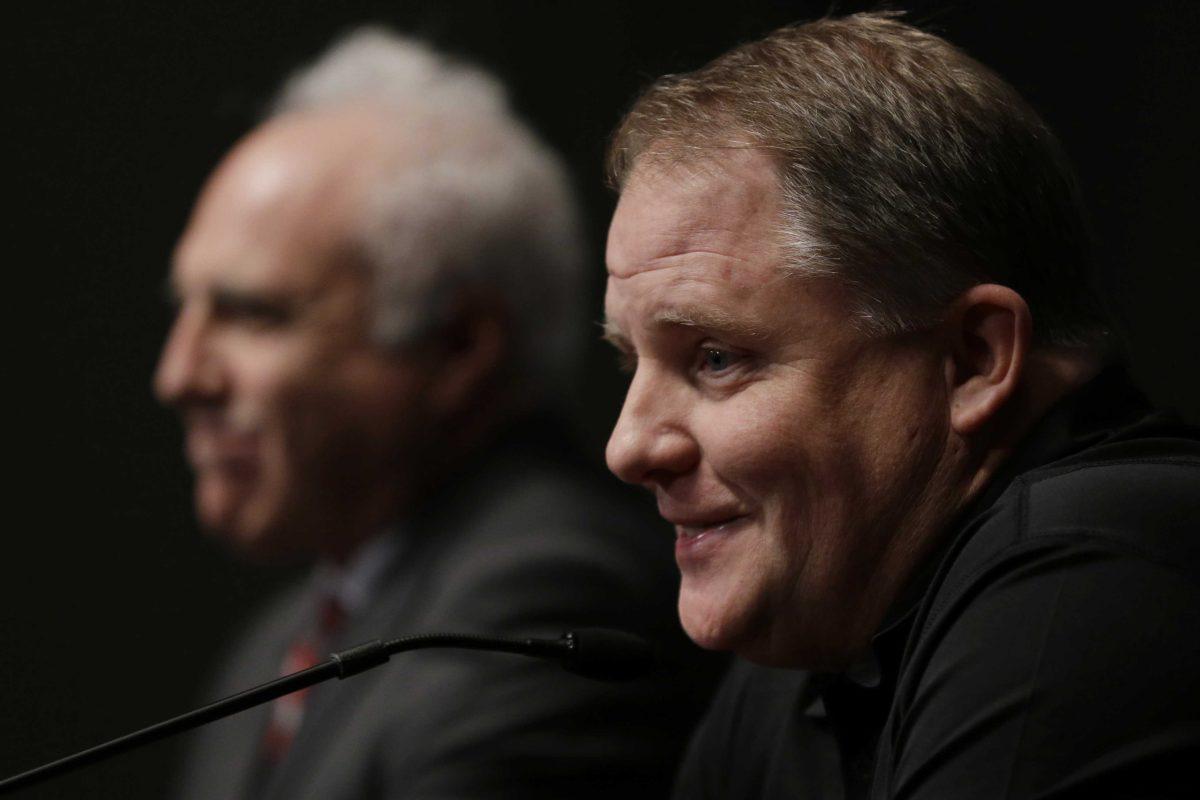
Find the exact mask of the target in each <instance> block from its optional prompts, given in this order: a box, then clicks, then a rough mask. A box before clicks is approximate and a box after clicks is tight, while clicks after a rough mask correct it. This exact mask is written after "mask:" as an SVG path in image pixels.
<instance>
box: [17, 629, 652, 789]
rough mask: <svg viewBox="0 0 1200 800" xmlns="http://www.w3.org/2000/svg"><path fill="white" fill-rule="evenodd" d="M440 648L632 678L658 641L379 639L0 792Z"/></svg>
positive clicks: (596, 634)
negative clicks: (399, 655) (417, 652)
mask: <svg viewBox="0 0 1200 800" xmlns="http://www.w3.org/2000/svg"><path fill="white" fill-rule="evenodd" d="M435 647H438V648H456V649H464V650H488V651H492V652H499V653H513V654H515V655H522V656H529V657H531V658H541V659H547V660H551V661H558V662H559V663H560V664H561V665H562V667H563V669H565V670H567V671H568V672H573V673H575V674H576V675H581V676H583V677H586V678H592V679H594V680H602V681H627V680H632V679H634V678H638V677H641V676H642V675H645V674H647V673H649V672H650V671H651V670H652V669H653V668H654V667H655V665H656V660H657V659H656V657H655V653H654V648H653V647H652V646H651V645H650V643H649V642H647V641H646V640H645V639H642V638H641V637H639V636H635V635H634V634H632V633H626V632H625V631H616V630H609V629H607V628H579V629H577V630H574V631H567V632H566V633H564V634H563V635H562V636H560V637H559V638H557V639H532V638H530V639H506V638H497V637H490V636H475V635H472V634H462V633H429V634H421V635H417V636H406V637H402V638H399V639H391V640H388V641H382V640H379V639H373V640H371V641H369V642H363V643H362V644H358V645H355V646H354V647H349V648H347V649H345V650H340V651H338V652H336V653H330V655H329V658H328V659H327V660H325V661H324V662H322V663H320V664H317V665H316V666H313V667H309V668H308V669H305V670H301V671H299V672H293V673H292V674H290V675H285V676H283V677H282V678H278V679H277V680H273V681H270V682H268V683H264V684H261V685H259V686H255V687H254V688H252V689H247V690H246V691H244V692H240V693H238V694H235V695H230V696H229V697H226V698H223V699H221V700H218V701H216V702H215V703H210V704H209V705H206V706H203V707H201V708H198V709H196V710H194V711H189V712H188V713H186V714H181V715H180V716H178V717H173V718H171V719H168V720H164V721H163V722H159V723H157V724H155V725H151V726H149V727H147V728H142V729H141V730H139V731H134V732H133V733H129V734H126V735H124V736H121V737H118V738H116V739H112V740H110V741H107V742H104V743H103V744H99V745H96V746H95V747H91V748H88V749H87V750H82V751H80V752H78V753H75V754H73V755H70V756H67V757H65V758H60V759H58V760H57V761H52V762H50V763H49V764H43V765H42V766H40V767H35V768H34V769H31V770H28V771H27V772H22V773H20V774H18V775H13V776H12V777H9V778H5V779H4V780H2V781H0V794H7V793H9V792H12V791H16V790H17V789H23V788H25V787H26V786H31V785H33V784H35V783H40V782H42V781H44V780H48V779H49V778H52V777H54V776H56V775H61V774H63V773H65V772H70V771H72V770H75V769H78V768H80V767H83V766H85V765H87V764H94V763H95V762H97V761H102V760H104V759H106V758H110V757H112V756H115V755H117V754H118V753H124V752H126V751H128V750H132V749H134V748H137V747H141V746H142V745H145V744H149V743H150V742H155V741H158V740H159V739H163V738H166V737H167V736H173V735H174V734H177V733H183V732H184V731H189V730H191V729H193V728H198V727H200V726H201V725H206V724H208V723H209V722H213V721H215V720H218V719H223V718H225V717H228V716H231V715H233V714H236V713H237V712H239V711H245V710H246V709H248V708H253V707H254V706H257V705H260V704H262V703H266V702H269V701H271V700H274V699H276V698H278V697H282V696H283V695H285V694H291V693H292V692H295V691H299V690H300V689H304V688H306V687H308V686H312V685H313V684H316V683H321V682H322V681H327V680H329V679H330V678H338V679H339V680H342V679H345V678H349V677H350V676H351V675H357V674H358V673H360V672H363V671H365V670H368V669H371V668H372V667H377V666H379V665H380V664H384V663H386V662H387V661H388V659H389V658H391V656H393V655H394V654H396V653H403V652H407V651H409V650H422V649H426V648H435Z"/></svg>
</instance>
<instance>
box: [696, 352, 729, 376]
mask: <svg viewBox="0 0 1200 800" xmlns="http://www.w3.org/2000/svg"><path fill="white" fill-rule="evenodd" d="M737 361H738V357H737V355H735V354H734V353H732V352H730V351H729V350H723V349H721V348H719V347H704V348H701V350H700V363H699V370H700V372H705V373H709V374H714V375H716V374H720V373H722V372H725V371H727V370H728V369H730V368H731V367H733V366H734V365H735V364H737Z"/></svg>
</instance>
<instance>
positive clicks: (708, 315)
mask: <svg viewBox="0 0 1200 800" xmlns="http://www.w3.org/2000/svg"><path fill="white" fill-rule="evenodd" d="M654 324H655V325H679V326H682V327H685V328H698V329H701V330H706V331H712V332H713V333H725V334H731V335H733V336H738V337H741V338H745V339H765V338H766V336H767V333H766V331H765V330H764V329H763V328H762V327H760V326H758V325H755V324H754V323H753V322H750V321H748V320H746V319H743V318H741V317H736V316H734V315H732V314H728V313H726V312H724V311H720V310H718V309H713V308H699V307H675V308H665V309H663V310H662V311H659V312H658V313H656V314H655V315H654Z"/></svg>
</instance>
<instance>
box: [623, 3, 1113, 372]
mask: <svg viewBox="0 0 1200 800" xmlns="http://www.w3.org/2000/svg"><path fill="white" fill-rule="evenodd" d="M894 16H895V15H893V14H889V13H873V14H856V15H853V16H849V17H845V18H841V19H822V20H818V21H815V22H810V23H807V24H804V25H795V26H789V27H785V28H782V29H780V30H777V31H775V32H773V33H771V34H769V35H768V36H766V37H765V38H763V39H761V40H759V41H756V42H751V43H749V44H745V45H742V46H740V47H738V48H735V49H734V50H731V51H730V52H728V53H725V54H724V55H722V56H720V57H718V58H717V59H715V60H714V61H712V62H711V63H709V64H708V65H706V66H705V67H702V68H701V69H699V70H696V71H695V72H692V73H688V74H683V75H667V76H665V77H663V78H661V79H659V80H658V81H657V82H655V83H654V84H653V85H652V86H650V87H649V88H648V89H647V90H646V91H645V92H644V93H643V95H642V96H641V97H640V98H639V99H638V100H637V102H636V103H635V104H634V106H633V108H632V109H631V110H630V111H629V113H628V114H627V115H626V117H625V119H624V120H623V121H622V123H621V125H620V127H619V128H618V129H617V132H616V134H615V136H614V139H613V142H612V145H611V147H610V150H609V155H608V171H609V179H610V182H611V183H612V184H613V185H614V186H616V187H617V188H618V189H619V188H620V187H621V185H622V183H623V182H624V181H625V180H626V179H627V177H628V174H629V172H630V171H631V170H632V168H633V166H634V164H635V162H639V161H656V160H658V161H668V162H672V161H673V162H689V161H691V162H696V161H703V160H705V159H708V160H711V159H712V158H713V155H714V153H715V152H719V149H720V148H731V147H734V148H736V147H746V148H756V149H761V150H763V151H764V152H766V153H768V154H769V155H771V156H772V158H773V159H774V160H775V162H776V164H777V169H778V179H779V183H780V188H781V192H782V199H783V204H784V209H785V210H784V213H783V216H784V218H783V220H781V228H782V230H781V241H782V245H783V247H784V248H785V252H787V253H788V255H789V264H788V267H789V269H790V270H791V271H794V272H795V273H797V274H801V275H828V276H836V277H837V279H839V280H841V281H843V282H845V283H846V284H847V285H848V286H849V287H850V288H851V289H852V290H853V292H854V294H855V296H856V298H857V308H856V313H857V316H858V318H859V319H860V322H861V326H862V327H863V328H864V329H866V330H868V331H869V332H875V333H883V334H886V333H895V332H900V331H905V330H917V329H920V328H923V327H926V326H928V325H930V324H933V323H935V322H936V321H937V319H939V318H940V316H941V314H942V313H943V312H944V309H945V307H946V304H947V303H948V302H949V301H950V300H952V299H953V298H954V297H956V296H957V295H958V294H960V293H961V292H962V291H964V290H965V289H967V288H969V287H971V286H973V285H976V284H979V283H984V282H997V283H1002V284H1006V285H1008V286H1010V287H1011V288H1013V289H1014V290H1015V291H1017V292H1019V293H1020V294H1021V295H1022V296H1023V297H1024V298H1025V300H1026V302H1027V303H1028V304H1029V306H1030V309H1031V311H1032V313H1033V317H1034V336H1035V340H1036V341H1039V342H1041V343H1044V344H1051V345H1060V346H1071V347H1096V348H1103V347H1105V346H1106V343H1107V341H1108V337H1109V336H1110V333H1109V331H1110V323H1109V321H1108V317H1107V314H1106V312H1105V311H1104V308H1103V304H1102V302H1101V301H1100V299H1099V295H1098V293H1097V292H1096V291H1095V288H1094V286H1093V282H1092V281H1093V277H1092V267H1091V259H1090V254H1089V244H1088V236H1087V232H1086V225H1085V223H1084V215H1083V210H1082V203H1081V200H1080V197H1079V192H1078V188H1077V185H1076V180H1075V177H1074V174H1073V171H1072V170H1071V168H1070V165H1069V164H1068V163H1067V160H1066V157H1065V156H1064V155H1063V153H1062V151H1061V148H1060V146H1059V144H1058V142H1057V141H1056V139H1055V137H1054V135H1053V134H1052V133H1051V132H1050V130H1049V129H1048V128H1047V126H1046V125H1045V123H1044V122H1043V121H1042V120H1041V119H1040V118H1039V117H1038V115H1037V113H1036V112H1034V111H1033V109H1032V108H1030V107H1029V106H1028V105H1027V104H1026V103H1025V101H1024V100H1022V99H1021V97H1020V96H1019V95H1018V94H1017V92H1016V90H1014V89H1013V88H1012V87H1011V86H1009V85H1008V84H1007V83H1005V82H1004V81H1003V80H1002V79H1000V78H999V77H998V76H997V75H995V74H994V73H993V72H992V71H990V70H989V69H987V68H986V67H984V66H983V65H982V64H979V63H978V62H976V61H974V60H973V59H971V58H970V57H968V56H967V55H966V54H964V53H962V52H961V51H959V50H958V49H956V48H955V47H953V46H952V45H950V44H949V43H947V42H946V41H944V40H942V39H940V38H938V37H936V36H934V35H932V34H929V33H926V32H923V31H920V30H918V29H916V28H913V27H911V26H909V25H906V24H904V23H902V22H900V21H899V20H897V19H894V18H893V17H894Z"/></svg>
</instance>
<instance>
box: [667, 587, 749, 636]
mask: <svg viewBox="0 0 1200 800" xmlns="http://www.w3.org/2000/svg"><path fill="white" fill-rule="evenodd" d="M731 611H732V609H728V608H725V607H722V605H721V604H720V603H718V602H713V601H712V600H711V599H709V598H706V597H705V596H704V594H703V592H697V591H694V590H693V591H689V590H688V589H687V587H686V586H684V587H683V588H681V589H680V592H679V622H680V624H681V625H682V626H683V630H684V633H686V634H687V635H688V638H689V639H691V640H692V641H693V642H695V643H696V645H697V646H698V647H702V648H704V649H705V650H722V651H734V652H740V647H739V645H740V644H741V643H742V642H743V641H744V634H742V630H743V629H744V627H745V626H744V624H742V623H740V622H739V621H738V619H737V614H736V612H734V613H733V614H731V613H730V612H731ZM739 634H741V635H739Z"/></svg>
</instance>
